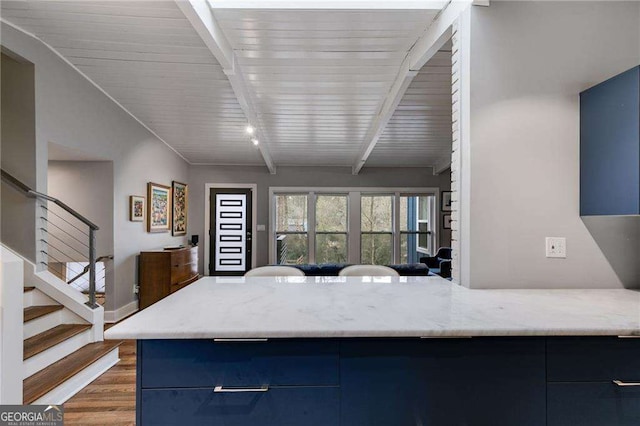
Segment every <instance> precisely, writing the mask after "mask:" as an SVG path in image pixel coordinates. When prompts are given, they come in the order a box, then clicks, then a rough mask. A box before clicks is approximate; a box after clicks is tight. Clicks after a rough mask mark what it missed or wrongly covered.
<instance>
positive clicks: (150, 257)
mask: <svg viewBox="0 0 640 426" xmlns="http://www.w3.org/2000/svg"><path fill="white" fill-rule="evenodd" d="M139 262H140V264H139V266H140V276H139V285H140V290H139V294H138V296H139V308H140V309H144V308H146V307H147V306H149V305H152V304H154V303H156V302H157V301H158V300H160V299H162V298H164V297H167V296H168V295H170V294H171V293H173V292H175V291H178V290H180V289H181V288H184V287H186V286H188V285H189V284H191V283H192V282H194V281H196V280H198V278H199V275H198V247H185V248H181V249H176V250H153V251H143V252H141V253H140V260H139Z"/></svg>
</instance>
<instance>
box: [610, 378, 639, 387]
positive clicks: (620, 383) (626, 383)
mask: <svg viewBox="0 0 640 426" xmlns="http://www.w3.org/2000/svg"><path fill="white" fill-rule="evenodd" d="M613 383H615V384H616V385H618V386H620V387H626V386H640V383H638V382H623V381H622V380H614V381H613Z"/></svg>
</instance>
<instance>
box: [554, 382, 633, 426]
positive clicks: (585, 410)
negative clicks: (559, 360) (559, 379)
mask: <svg viewBox="0 0 640 426" xmlns="http://www.w3.org/2000/svg"><path fill="white" fill-rule="evenodd" d="M639 424H640V387H620V386H617V385H615V384H614V383H612V382H601V383H549V384H548V385H547V426H577V425H579V426H632V425H633V426H637V425H639Z"/></svg>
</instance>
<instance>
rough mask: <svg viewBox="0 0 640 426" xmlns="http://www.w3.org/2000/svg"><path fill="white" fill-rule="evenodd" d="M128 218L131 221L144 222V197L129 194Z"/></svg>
mask: <svg viewBox="0 0 640 426" xmlns="http://www.w3.org/2000/svg"><path fill="white" fill-rule="evenodd" d="M129 220H130V221H131V222H144V197H143V196H141V195H131V196H130V197H129Z"/></svg>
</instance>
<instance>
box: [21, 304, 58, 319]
mask: <svg viewBox="0 0 640 426" xmlns="http://www.w3.org/2000/svg"><path fill="white" fill-rule="evenodd" d="M60 309H64V306H62V305H44V306H30V307H28V308H25V309H24V322H29V321H31V320H34V319H36V318H40V317H42V316H45V315H47V314H50V313H51V312H55V311H59V310H60Z"/></svg>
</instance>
